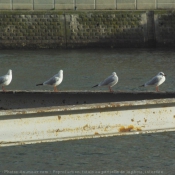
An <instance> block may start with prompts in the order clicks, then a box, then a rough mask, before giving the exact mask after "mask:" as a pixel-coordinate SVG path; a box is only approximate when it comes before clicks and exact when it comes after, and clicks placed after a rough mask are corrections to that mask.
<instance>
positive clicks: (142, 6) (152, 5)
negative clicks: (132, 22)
mask: <svg viewBox="0 0 175 175" xmlns="http://www.w3.org/2000/svg"><path fill="white" fill-rule="evenodd" d="M155 6H156V5H155V3H138V4H137V9H138V10H144V9H146V10H151V9H152V10H154V9H155V8H156V7H155Z"/></svg>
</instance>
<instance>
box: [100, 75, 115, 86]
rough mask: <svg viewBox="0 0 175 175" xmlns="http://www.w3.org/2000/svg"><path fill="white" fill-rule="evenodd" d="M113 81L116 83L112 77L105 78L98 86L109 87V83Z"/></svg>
mask: <svg viewBox="0 0 175 175" xmlns="http://www.w3.org/2000/svg"><path fill="white" fill-rule="evenodd" d="M114 81H116V78H115V77H114V76H113V75H111V76H109V77H108V78H106V79H105V80H104V81H102V82H101V83H100V84H99V86H107V85H109V84H110V83H112V82H114Z"/></svg>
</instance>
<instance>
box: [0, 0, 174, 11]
mask: <svg viewBox="0 0 175 175" xmlns="http://www.w3.org/2000/svg"><path fill="white" fill-rule="evenodd" d="M174 8H175V0H0V10H7V9H8V10H26V9H28V10H38V9H40V10H46V9H48V10H55V9H60V10H68V9H69V10H74V9H79V10H89V9H91V10H94V9H95V10H102V9H103V10H142V9H144V10H150V9H152V10H157V9H164V10H167V9H174Z"/></svg>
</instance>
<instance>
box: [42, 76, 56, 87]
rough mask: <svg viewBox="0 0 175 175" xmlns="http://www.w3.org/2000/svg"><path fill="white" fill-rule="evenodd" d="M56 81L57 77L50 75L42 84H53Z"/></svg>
mask: <svg viewBox="0 0 175 175" xmlns="http://www.w3.org/2000/svg"><path fill="white" fill-rule="evenodd" d="M57 81H58V78H57V77H52V78H50V79H49V80H47V81H45V82H44V83H43V84H47V85H51V86H52V85H54V84H55V83H56V82H57Z"/></svg>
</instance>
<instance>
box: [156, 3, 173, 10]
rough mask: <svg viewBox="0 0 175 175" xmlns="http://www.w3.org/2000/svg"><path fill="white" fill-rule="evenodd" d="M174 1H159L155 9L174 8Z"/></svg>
mask: <svg viewBox="0 0 175 175" xmlns="http://www.w3.org/2000/svg"><path fill="white" fill-rule="evenodd" d="M174 8H175V3H166V4H165V3H159V4H157V9H174Z"/></svg>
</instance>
